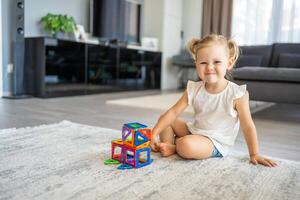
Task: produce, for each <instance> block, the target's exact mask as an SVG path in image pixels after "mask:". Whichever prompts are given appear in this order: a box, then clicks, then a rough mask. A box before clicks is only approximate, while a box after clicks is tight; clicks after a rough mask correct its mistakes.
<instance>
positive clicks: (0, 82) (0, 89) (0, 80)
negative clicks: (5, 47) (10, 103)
mask: <svg viewBox="0 0 300 200" xmlns="http://www.w3.org/2000/svg"><path fill="white" fill-rule="evenodd" d="M0 12H2V1H1V0H0ZM2 71H3V61H2V15H0V97H2V92H3V76H2Z"/></svg>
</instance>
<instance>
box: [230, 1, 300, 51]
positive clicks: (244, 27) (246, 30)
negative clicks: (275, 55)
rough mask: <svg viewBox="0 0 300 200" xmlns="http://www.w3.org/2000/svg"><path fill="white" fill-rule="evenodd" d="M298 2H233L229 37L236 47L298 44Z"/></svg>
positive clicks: (299, 26)
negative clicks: (237, 44) (283, 43)
mask: <svg viewBox="0 0 300 200" xmlns="http://www.w3.org/2000/svg"><path fill="white" fill-rule="evenodd" d="M299 10H300V1H298V0H234V4H233V18H232V38H233V39H235V40H236V41H237V42H238V43H239V44H240V45H255V44H272V43H274V42H300V12H297V11H299Z"/></svg>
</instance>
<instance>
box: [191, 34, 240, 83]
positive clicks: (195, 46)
mask: <svg viewBox="0 0 300 200" xmlns="http://www.w3.org/2000/svg"><path fill="white" fill-rule="evenodd" d="M212 43H219V44H221V45H224V47H225V49H226V51H227V52H228V56H229V59H232V61H233V65H234V64H235V63H236V61H237V59H238V57H239V55H240V50H239V47H238V45H237V43H236V42H235V41H234V40H232V39H227V38H226V37H224V36H223V35H216V34H210V35H207V36H205V37H204V38H202V39H199V38H193V39H191V40H190V41H189V42H188V45H187V49H188V51H189V52H190V54H191V55H192V57H193V58H194V60H195V61H196V60H197V52H198V51H199V50H200V49H202V48H205V47H208V46H210V45H211V44H212ZM225 78H226V79H232V76H231V71H228V72H227V74H226V76H225Z"/></svg>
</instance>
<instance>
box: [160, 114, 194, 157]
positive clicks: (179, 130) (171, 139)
mask: <svg viewBox="0 0 300 200" xmlns="http://www.w3.org/2000/svg"><path fill="white" fill-rule="evenodd" d="M189 134H190V132H189V131H188V129H187V127H186V122H185V121H184V120H182V119H176V120H175V121H174V122H173V123H172V124H171V126H169V127H167V128H166V129H165V130H164V131H162V132H161V133H160V135H159V137H160V143H159V146H158V148H159V151H160V152H161V154H162V156H170V155H172V154H174V153H175V152H176V147H175V137H183V136H186V135H189Z"/></svg>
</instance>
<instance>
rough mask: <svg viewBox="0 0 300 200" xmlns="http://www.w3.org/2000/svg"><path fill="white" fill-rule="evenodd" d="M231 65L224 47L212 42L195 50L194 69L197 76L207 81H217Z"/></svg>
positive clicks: (221, 78) (222, 77)
mask: <svg viewBox="0 0 300 200" xmlns="http://www.w3.org/2000/svg"><path fill="white" fill-rule="evenodd" d="M232 66H233V64H232V62H231V61H230V60H229V56H228V53H227V51H226V49H225V47H224V46H223V45H221V44H212V45H210V46H207V47H204V48H201V49H199V50H198V52H197V59H196V69H197V73H198V75H199V77H200V78H201V79H202V80H203V81H205V82H207V83H218V82H219V81H223V80H224V79H225V75H226V71H227V70H229V69H231V68H232Z"/></svg>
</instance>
